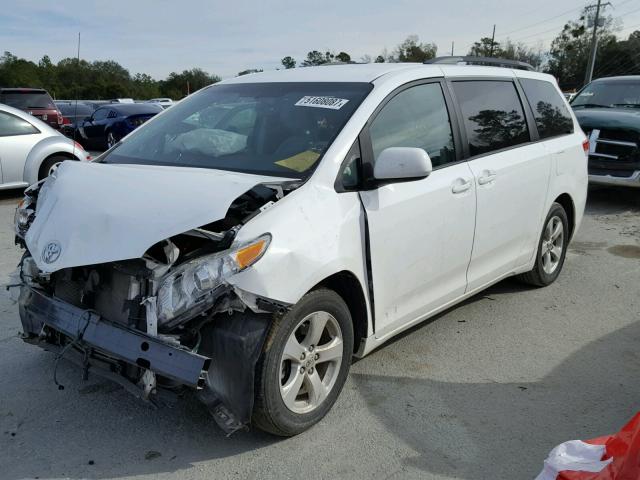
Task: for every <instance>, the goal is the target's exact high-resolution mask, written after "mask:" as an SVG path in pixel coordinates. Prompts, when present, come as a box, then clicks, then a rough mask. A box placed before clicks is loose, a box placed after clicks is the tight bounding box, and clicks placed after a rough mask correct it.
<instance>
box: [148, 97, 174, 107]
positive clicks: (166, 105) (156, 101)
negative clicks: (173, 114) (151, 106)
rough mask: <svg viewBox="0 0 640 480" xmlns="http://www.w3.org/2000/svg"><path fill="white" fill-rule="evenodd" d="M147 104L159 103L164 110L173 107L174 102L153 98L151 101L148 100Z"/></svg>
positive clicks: (168, 99)
mask: <svg viewBox="0 0 640 480" xmlns="http://www.w3.org/2000/svg"><path fill="white" fill-rule="evenodd" d="M146 103H157V104H158V105H160V106H161V107H162V108H165V109H166V108H169V107H170V106H172V105H173V100H171V99H170V98H152V99H151V100H147V102H146Z"/></svg>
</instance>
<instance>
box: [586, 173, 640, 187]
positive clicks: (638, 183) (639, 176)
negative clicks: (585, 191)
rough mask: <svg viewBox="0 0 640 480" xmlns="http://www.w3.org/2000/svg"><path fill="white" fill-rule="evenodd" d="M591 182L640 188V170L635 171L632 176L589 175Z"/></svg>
mask: <svg viewBox="0 0 640 480" xmlns="http://www.w3.org/2000/svg"><path fill="white" fill-rule="evenodd" d="M589 183H591V184H594V185H612V186H620V187H637V188H640V170H638V171H635V172H633V174H631V176H630V177H613V176H611V175H589Z"/></svg>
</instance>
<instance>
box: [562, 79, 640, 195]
mask: <svg viewBox="0 0 640 480" xmlns="http://www.w3.org/2000/svg"><path fill="white" fill-rule="evenodd" d="M571 106H572V107H573V110H574V111H575V114H576V117H577V118H578V122H580V126H581V127H582V129H583V130H584V132H585V133H586V134H587V136H588V137H589V181H590V182H591V183H594V184H600V185H622V186H627V187H640V76H624V77H608V78H599V79H598V80H594V81H593V82H591V83H589V84H588V85H586V86H585V87H584V88H583V89H582V90H580V91H579V92H578V93H577V94H576V96H575V98H574V99H573V101H572V102H571Z"/></svg>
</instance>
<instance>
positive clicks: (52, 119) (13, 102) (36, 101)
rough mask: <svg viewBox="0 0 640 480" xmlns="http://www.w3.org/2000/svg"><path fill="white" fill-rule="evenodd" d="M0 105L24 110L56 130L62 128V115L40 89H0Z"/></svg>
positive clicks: (47, 95)
mask: <svg viewBox="0 0 640 480" xmlns="http://www.w3.org/2000/svg"><path fill="white" fill-rule="evenodd" d="M0 103H4V104H5V105H9V106H10V107H14V108H18V109H20V110H24V111H25V112H27V113H30V114H31V115H33V116H34V117H36V118H39V119H40V120H42V121H43V122H45V123H46V124H48V125H49V126H51V127H53V128H55V129H56V130H59V129H60V127H61V126H62V114H61V113H60V111H59V110H58V108H57V107H56V105H55V104H54V103H53V100H52V98H51V95H49V93H48V92H47V91H46V90H43V89H41V88H0Z"/></svg>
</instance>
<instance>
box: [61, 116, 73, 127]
mask: <svg viewBox="0 0 640 480" xmlns="http://www.w3.org/2000/svg"><path fill="white" fill-rule="evenodd" d="M62 125H71V120H69V119H68V118H67V117H62Z"/></svg>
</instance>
